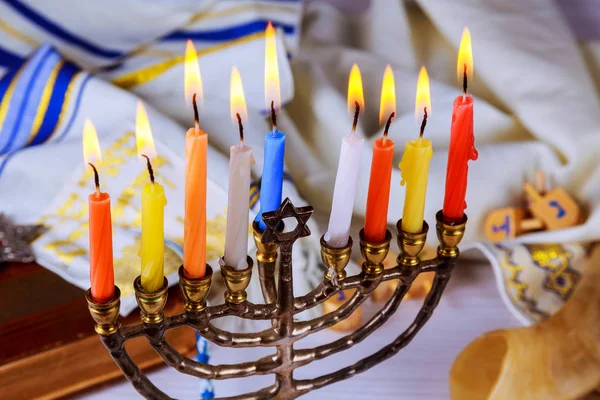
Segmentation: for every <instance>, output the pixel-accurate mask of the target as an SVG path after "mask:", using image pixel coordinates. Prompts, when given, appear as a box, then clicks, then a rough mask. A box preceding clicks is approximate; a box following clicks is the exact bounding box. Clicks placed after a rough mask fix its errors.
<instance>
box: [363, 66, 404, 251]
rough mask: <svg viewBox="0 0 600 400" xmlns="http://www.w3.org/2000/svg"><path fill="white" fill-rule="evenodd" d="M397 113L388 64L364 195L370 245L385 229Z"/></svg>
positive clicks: (392, 76)
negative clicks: (392, 130)
mask: <svg viewBox="0 0 600 400" xmlns="http://www.w3.org/2000/svg"><path fill="white" fill-rule="evenodd" d="M395 111H396V88H395V85H394V75H393V74H392V69H391V67H390V66H389V65H388V66H387V67H386V69H385V73H384V75H383V84H382V87H381V103H380V107H379V122H380V123H382V122H383V121H385V120H386V118H387V123H386V126H385V130H384V133H383V137H381V138H379V139H377V140H376V141H375V143H373V159H372V161H371V177H370V179H369V193H368V195H367V211H366V215H365V227H364V232H363V233H364V237H365V240H367V241H369V242H371V243H379V242H382V241H383V240H384V239H385V234H386V229H387V213H388V205H389V201H390V183H391V180H392V163H393V160H394V141H393V140H391V139H388V137H387V135H388V130H389V128H390V123H391V122H392V118H394V116H395Z"/></svg>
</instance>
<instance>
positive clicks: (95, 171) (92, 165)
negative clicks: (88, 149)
mask: <svg viewBox="0 0 600 400" xmlns="http://www.w3.org/2000/svg"><path fill="white" fill-rule="evenodd" d="M88 164H89V166H90V167H92V169H93V170H94V184H95V185H96V193H97V194H100V177H99V176H98V170H97V169H96V167H95V166H94V164H92V163H88Z"/></svg>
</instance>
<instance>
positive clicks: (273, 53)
mask: <svg viewBox="0 0 600 400" xmlns="http://www.w3.org/2000/svg"><path fill="white" fill-rule="evenodd" d="M265 38H266V40H265V102H266V105H267V109H269V108H270V109H271V122H272V127H273V129H272V131H271V132H269V133H267V134H266V136H265V153H264V163H263V174H262V179H261V183H260V212H259V213H258V215H257V216H256V221H258V224H259V226H260V229H261V230H265V228H266V225H265V223H264V222H263V220H262V214H263V213H265V212H269V211H274V210H277V209H278V208H279V205H280V204H281V192H282V189H283V158H284V153H285V135H284V134H283V132H281V131H280V130H278V129H277V119H276V116H275V110H278V109H279V108H281V98H280V93H279V68H278V65H277V48H276V40H275V28H274V27H273V25H272V24H271V22H269V23H268V24H267V29H266V32H265Z"/></svg>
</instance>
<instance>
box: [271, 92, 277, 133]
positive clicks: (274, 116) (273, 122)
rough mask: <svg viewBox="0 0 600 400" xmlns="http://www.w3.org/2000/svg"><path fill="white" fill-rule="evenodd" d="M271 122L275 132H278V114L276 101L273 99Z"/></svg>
mask: <svg viewBox="0 0 600 400" xmlns="http://www.w3.org/2000/svg"><path fill="white" fill-rule="evenodd" d="M271 124H272V125H273V134H275V132H277V115H275V102H274V101H273V100H271Z"/></svg>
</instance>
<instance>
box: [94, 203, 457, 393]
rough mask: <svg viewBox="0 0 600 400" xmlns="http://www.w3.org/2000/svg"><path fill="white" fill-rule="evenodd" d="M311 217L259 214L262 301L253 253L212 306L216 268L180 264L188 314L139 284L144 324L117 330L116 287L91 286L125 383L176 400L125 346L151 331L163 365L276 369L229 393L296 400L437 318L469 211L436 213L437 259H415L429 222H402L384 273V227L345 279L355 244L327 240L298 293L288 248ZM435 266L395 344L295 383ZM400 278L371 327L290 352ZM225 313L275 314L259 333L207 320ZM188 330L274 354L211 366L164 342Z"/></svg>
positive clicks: (221, 374) (388, 352) (186, 369)
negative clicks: (254, 283)
mask: <svg viewBox="0 0 600 400" xmlns="http://www.w3.org/2000/svg"><path fill="white" fill-rule="evenodd" d="M311 214H312V207H300V208H296V207H294V205H293V204H292V202H291V201H290V200H289V199H286V200H284V201H283V203H282V204H281V206H280V207H279V209H278V210H277V211H273V212H270V213H265V214H263V220H264V221H265V224H266V225H267V229H266V230H265V232H264V233H262V234H261V233H260V231H259V230H258V226H257V225H256V224H255V225H254V229H255V233H254V238H255V241H256V245H257V249H258V251H257V256H256V259H257V263H258V272H259V277H260V283H261V288H262V292H263V296H264V299H265V304H253V303H251V302H249V301H248V300H247V296H246V288H247V287H248V284H249V282H250V279H251V275H252V259H251V258H250V257H248V268H246V269H245V270H241V271H240V270H235V269H233V268H232V267H229V266H222V267H221V276H222V277H223V281H224V284H225V287H226V293H225V302H224V303H223V304H219V305H213V306H207V305H206V300H205V299H206V295H207V294H208V291H209V289H210V284H211V279H212V269H211V268H210V266H208V265H207V273H206V275H205V276H204V277H203V278H199V279H189V278H187V277H186V276H185V274H184V270H183V267H181V268H180V269H179V284H180V286H181V289H182V291H183V294H184V296H185V312H184V313H182V314H179V315H175V316H173V317H166V318H165V317H164V315H163V308H164V306H165V303H166V301H167V290H166V289H167V280H166V279H165V282H164V286H163V288H162V289H161V290H159V291H158V292H156V293H147V292H144V290H143V289H142V287H141V285H139V277H138V279H136V282H135V289H136V291H135V295H136V299H137V302H138V304H139V306H140V309H141V318H142V323H141V324H139V325H136V326H127V327H123V326H120V324H119V322H118V321H117V317H118V314H119V304H120V301H119V296H120V292H119V289H118V288H115V296H116V297H115V299H113V300H111V301H109V302H106V303H96V302H94V301H93V299H92V298H91V296H90V291H89V290H88V292H87V295H86V297H87V301H88V306H89V309H90V313H91V314H92V317H93V318H94V320H95V321H96V332H98V334H99V335H100V337H101V339H102V342H103V343H104V345H105V346H106V348H107V349H108V351H109V352H110V355H111V356H112V358H113V359H114V361H115V363H116V364H117V365H118V366H119V368H121V370H122V371H123V374H124V375H125V376H126V377H127V379H129V381H130V382H131V383H132V385H133V386H134V387H135V389H136V390H137V391H138V392H139V393H140V394H141V395H142V396H144V397H146V398H149V399H170V397H169V396H167V395H166V394H165V393H163V392H162V391H161V390H160V389H158V388H157V387H156V386H154V384H153V383H152V382H151V381H150V380H149V379H148V378H147V377H146V375H144V374H143V373H142V372H141V371H140V369H139V368H138V366H137V365H136V364H135V363H134V361H133V360H132V359H131V358H130V357H129V355H128V354H127V351H126V350H125V342H126V341H127V340H129V339H132V338H135V337H138V336H145V337H146V338H147V339H148V341H149V343H150V345H151V346H152V347H153V348H154V350H155V351H156V352H157V353H158V354H159V355H160V356H161V357H162V358H163V360H164V362H165V363H166V364H167V365H169V366H171V367H173V368H175V369H177V370H178V371H179V372H182V373H185V374H189V375H192V376H195V377H198V378H204V379H229V378H240V377H247V376H252V375H265V374H274V375H275V383H274V384H273V385H271V386H269V387H266V388H264V389H262V390H259V391H256V392H252V393H246V394H242V395H239V396H234V397H228V399H274V398H277V399H294V398H296V397H298V396H301V395H303V394H306V393H308V392H310V391H311V390H314V389H318V388H321V387H323V386H326V385H329V384H332V383H334V382H337V381H341V380H343V379H347V378H350V377H352V376H353V375H356V374H358V373H361V372H363V371H366V370H367V369H369V368H371V367H373V366H374V365H376V364H378V363H380V362H382V361H384V360H386V359H387V358H389V357H391V356H392V355H394V354H396V353H397V352H399V351H400V349H402V348H403V347H404V346H406V345H407V344H408V343H409V342H410V341H411V340H412V339H413V338H414V337H415V336H416V335H417V333H418V332H419V330H420V329H421V328H422V327H423V326H424V325H425V323H426V322H427V321H428V320H429V318H430V317H431V314H432V313H433V310H434V309H435V307H436V306H437V305H438V302H439V300H440V298H441V296H442V293H443V292H444V288H445V287H446V284H447V283H448V280H449V279H450V274H451V272H452V269H453V267H454V264H455V262H456V259H457V258H458V255H459V251H458V247H457V246H458V244H459V242H460V240H461V239H462V236H463V234H464V230H465V225H466V222H467V217H466V215H465V216H464V217H463V220H462V221H460V222H459V223H447V222H445V221H444V218H443V216H442V212H441V211H440V212H438V213H437V216H436V219H437V224H436V231H437V236H438V238H439V241H440V246H439V247H438V251H437V258H435V259H432V260H426V261H421V260H420V259H419V257H418V255H419V253H420V252H421V250H422V248H423V246H424V244H425V240H426V237H427V231H428V225H427V223H426V222H424V223H423V230H422V232H419V233H407V232H403V231H402V229H401V226H402V221H401V220H400V221H398V224H397V227H398V238H397V240H398V245H399V247H400V255H399V256H398V265H397V266H396V267H394V268H391V269H386V270H384V269H383V265H382V263H383V260H384V259H385V257H386V255H387V253H388V250H389V246H390V241H391V239H392V235H391V233H390V232H389V231H388V232H387V236H386V239H385V240H384V241H383V242H381V243H369V242H367V241H366V240H364V238H363V234H362V231H361V233H360V248H361V253H362V255H363V257H364V259H365V262H364V263H363V265H362V271H361V273H360V274H358V275H355V276H351V277H347V276H346V272H345V267H346V265H347V264H348V262H349V260H350V255H351V251H352V240H349V243H348V245H347V246H346V247H344V248H340V249H337V248H330V247H328V246H327V244H326V243H325V241H324V240H321V246H322V250H321V254H322V259H323V263H324V264H325V266H326V268H327V272H326V276H325V278H324V280H323V282H322V283H320V284H319V286H317V287H316V288H315V289H314V290H312V291H311V292H310V293H308V294H305V295H304V296H300V297H294V290H293V284H292V283H293V282H292V246H293V245H294V242H295V241H296V240H297V239H299V238H301V237H305V236H308V235H310V230H309V229H308V227H307V226H306V222H307V221H308V219H309V218H310V215H311ZM285 218H295V219H296V220H297V222H298V224H297V226H296V228H295V229H294V230H293V231H291V232H284V231H283V229H281V227H282V222H283V220H284V219H285ZM278 250H279V257H280V261H279V264H278V266H279V271H278V272H279V273H278V277H277V284H276V282H275V281H276V279H275V276H276V274H275V267H276V261H277V254H278ZM423 272H434V273H435V278H434V280H433V284H432V287H431V290H430V291H429V294H428V295H427V297H426V298H425V301H424V303H423V306H422V307H421V310H420V311H419V313H418V314H417V316H416V317H415V319H414V321H413V322H412V323H411V324H410V326H409V327H408V328H407V329H406V330H405V331H404V332H402V333H401V334H400V335H399V336H398V337H397V338H396V339H395V340H394V341H393V342H391V343H390V344H388V345H386V346H384V347H382V348H381V349H380V350H379V351H377V352H375V353H373V354H371V355H369V356H367V357H365V358H363V359H362V360H360V361H358V362H356V363H354V364H352V365H350V366H347V367H345V368H342V369H339V370H337V371H335V372H332V373H330V374H327V375H323V376H319V377H316V378H313V379H303V380H301V379H294V377H293V373H294V370H295V369H296V368H300V367H302V366H305V365H308V364H310V363H311V362H313V361H315V360H321V359H323V358H326V357H329V356H331V355H332V354H335V353H338V352H340V351H344V350H346V349H349V348H350V347H352V346H353V345H354V344H356V343H359V342H361V341H362V340H364V339H365V338H366V337H367V336H369V335H370V334H371V333H373V332H374V331H375V330H376V329H377V328H379V327H380V326H382V325H383V324H384V323H385V322H386V321H387V320H388V318H389V317H390V316H391V315H392V314H394V312H395V311H396V310H397V309H398V306H399V305H400V303H401V302H402V299H403V298H404V295H405V294H406V292H407V291H408V289H409V288H410V286H411V284H412V283H413V281H414V279H415V278H416V277H417V275H419V274H421V273H423ZM392 279H397V280H398V281H399V285H398V286H397V288H396V290H395V292H394V294H393V295H392V297H391V298H390V299H389V300H388V302H387V303H386V304H385V306H384V307H383V308H382V309H381V310H380V311H379V312H378V313H377V314H375V315H374V316H373V317H372V318H371V319H370V320H369V321H368V322H367V323H366V324H364V325H363V326H361V327H360V328H358V329H357V330H356V331H354V332H352V333H350V334H348V335H347V336H345V337H342V338H340V339H338V340H336V341H334V342H331V343H328V344H324V345H321V346H317V347H315V348H312V349H300V350H297V349H295V348H294V343H295V342H297V341H298V340H301V339H302V338H304V337H306V336H308V335H310V334H313V333H315V332H318V331H321V330H323V329H326V328H328V327H331V326H333V325H335V324H336V323H338V322H339V321H341V320H343V319H345V318H347V317H348V316H350V315H351V314H352V313H353V312H354V311H355V310H356V309H357V308H358V306H359V305H360V304H362V303H363V302H364V301H365V300H366V299H367V298H368V297H369V295H370V294H371V293H372V292H373V291H374V290H375V289H376V288H377V286H378V285H379V284H380V283H381V282H384V281H388V280H392ZM345 289H354V290H355V291H354V294H353V296H352V297H351V298H350V299H349V300H348V301H347V302H346V303H344V304H343V305H342V306H340V307H339V308H338V309H337V310H335V311H333V312H330V313H328V314H325V315H322V316H320V317H317V318H314V319H311V320H308V321H296V320H295V319H294V316H295V315H296V314H298V313H300V312H302V311H304V310H307V309H309V308H312V307H314V306H316V305H317V304H319V303H322V302H324V301H325V300H327V299H328V298H330V297H332V296H333V295H335V294H336V293H338V292H339V291H340V290H345ZM225 316H235V317H238V318H246V319H252V320H271V325H272V326H271V327H270V328H269V329H266V330H263V331H261V332H256V333H232V332H227V331H224V330H221V329H218V328H217V327H215V326H214V325H213V324H211V321H212V320H214V319H217V318H221V317H225ZM184 325H187V326H190V327H192V328H193V329H195V330H196V331H197V332H198V333H199V334H200V335H202V336H203V337H204V338H206V339H207V340H209V341H211V342H213V343H215V344H217V345H219V346H225V347H256V346H265V347H275V349H276V350H275V353H274V354H272V355H269V356H267V357H263V358H261V359H258V360H256V361H253V362H244V363H238V364H221V365H210V364H206V363H202V362H197V361H193V360H191V359H189V358H187V357H185V356H183V355H182V354H180V353H179V352H178V351H177V350H175V348H174V347H173V346H172V345H171V344H169V343H168V342H167V340H166V339H165V332H166V331H167V330H169V329H173V328H177V327H180V326H184Z"/></svg>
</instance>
